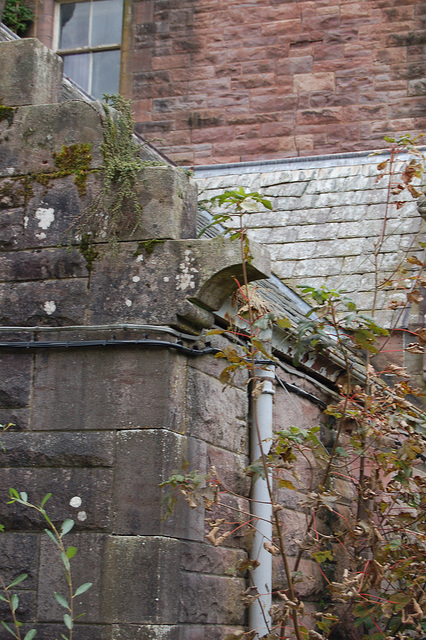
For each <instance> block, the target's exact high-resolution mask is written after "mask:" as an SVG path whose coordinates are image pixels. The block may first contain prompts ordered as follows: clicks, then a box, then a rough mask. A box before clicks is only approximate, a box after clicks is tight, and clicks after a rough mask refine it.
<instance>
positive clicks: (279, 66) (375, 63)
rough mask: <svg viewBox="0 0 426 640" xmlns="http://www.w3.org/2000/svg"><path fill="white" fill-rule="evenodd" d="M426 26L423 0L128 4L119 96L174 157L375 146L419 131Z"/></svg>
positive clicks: (424, 108)
mask: <svg viewBox="0 0 426 640" xmlns="http://www.w3.org/2000/svg"><path fill="white" fill-rule="evenodd" d="M40 1H42V0H40ZM425 21H426V3H425V2H421V0H139V1H137V0H133V1H132V0H126V23H125V29H124V32H125V38H124V43H123V52H124V55H123V74H122V86H121V91H122V93H124V94H125V95H126V96H128V97H131V98H132V99H133V101H134V110H135V115H136V121H137V122H138V125H137V128H138V130H139V131H140V132H141V133H143V134H144V135H146V136H147V137H148V138H150V139H152V138H157V140H155V144H156V145H157V146H159V147H160V148H162V149H163V150H164V151H165V152H166V153H167V154H168V155H169V156H170V157H172V158H173V159H175V160H176V161H177V162H179V163H182V164H209V163H217V162H236V161H244V160H256V159H265V158H284V157H290V156H297V155H313V154H324V153H336V152H347V151H358V150H364V149H371V148H374V147H377V146H380V143H381V140H382V138H383V136H384V135H386V133H389V132H418V131H419V130H421V129H422V128H424V125H425V123H426V104H425V103H426V100H425V94H426V54H425V44H426V26H425ZM158 138H159V139H161V140H162V142H161V141H159V140H158Z"/></svg>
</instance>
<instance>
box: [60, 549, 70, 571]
mask: <svg viewBox="0 0 426 640" xmlns="http://www.w3.org/2000/svg"><path fill="white" fill-rule="evenodd" d="M61 558H62V562H63V563H64V566H65V569H66V570H67V571H69V570H70V562H69V560H68V558H67V556H66V555H65V553H61Z"/></svg>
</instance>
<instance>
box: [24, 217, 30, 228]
mask: <svg viewBox="0 0 426 640" xmlns="http://www.w3.org/2000/svg"><path fill="white" fill-rule="evenodd" d="M29 221H30V219H29V217H28V216H24V229H26V228H27V227H28V222H29Z"/></svg>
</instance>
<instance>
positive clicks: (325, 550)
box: [162, 136, 426, 640]
mask: <svg viewBox="0 0 426 640" xmlns="http://www.w3.org/2000/svg"><path fill="white" fill-rule="evenodd" d="M388 142H389V143H390V145H391V148H390V155H389V160H387V161H386V162H383V163H381V164H380V165H379V167H378V178H379V179H383V178H386V179H387V180H388V198H387V204H386V210H385V215H384V219H383V225H382V232H381V234H380V236H379V238H378V239H377V241H376V243H375V245H374V249H373V255H372V258H373V260H374V263H375V267H376V277H375V291H374V292H373V297H372V300H373V303H372V309H371V313H370V314H369V315H367V314H365V313H361V312H360V311H359V310H358V309H357V307H356V305H355V303H354V302H353V301H352V300H350V299H349V298H348V297H347V295H346V294H345V292H344V291H342V290H338V289H334V290H333V289H328V288H326V287H320V288H313V287H302V294H304V295H306V296H309V298H310V300H311V302H312V304H313V306H312V309H311V311H310V312H309V313H308V314H307V317H306V320H305V321H303V322H301V323H300V324H299V326H297V327H291V326H290V323H289V321H288V320H287V319H281V320H280V319H277V318H276V317H275V316H274V315H273V314H272V313H270V312H269V310H268V309H267V308H265V305H263V306H262V301H261V299H260V300H259V295H258V294H257V292H256V290H255V288H254V287H251V286H249V284H248V281H247V276H246V271H245V266H246V264H247V262H248V261H250V243H249V241H248V238H247V229H246V228H245V224H244V222H245V220H246V216H248V215H250V214H251V213H254V212H255V211H257V209H258V206H265V207H267V208H268V209H269V208H270V207H271V205H270V203H269V202H268V201H266V200H265V199H264V198H263V197H262V196H261V194H259V193H246V192H245V191H244V190H243V189H241V188H240V189H236V190H233V191H227V192H225V193H224V194H222V195H220V196H215V197H214V198H213V199H212V202H211V204H212V205H213V206H214V205H219V206H220V210H219V212H216V213H214V214H213V218H212V223H211V224H221V225H224V227H225V229H226V231H225V233H227V234H229V235H230V237H231V238H232V239H233V240H234V241H237V242H239V243H240V247H241V260H242V263H243V281H242V282H236V287H237V293H236V295H235V296H234V302H235V309H236V310H235V318H234V320H232V321H231V322H230V326H229V327H228V329H227V330H226V332H227V333H228V335H234V336H235V338H236V340H237V341H238V344H236V345H235V346H229V347H227V348H225V349H223V351H222V352H221V353H219V354H218V355H217V356H216V357H218V358H222V359H224V360H225V361H226V366H225V369H224V370H223V372H222V375H221V379H222V382H223V383H224V384H225V385H229V384H232V380H233V377H234V376H235V375H236V373H237V372H239V371H241V370H244V371H247V372H248V376H249V379H250V395H251V402H252V404H253V406H254V411H253V414H252V415H253V416H254V424H253V428H254V429H255V431H256V432H257V436H258V445H259V448H260V458H259V459H258V460H256V461H254V462H253V463H252V464H251V465H250V466H249V467H248V468H247V469H246V473H247V475H249V476H250V477H252V478H253V480H255V479H256V477H261V478H263V479H264V480H265V481H266V484H267V490H268V495H269V501H270V504H271V507H272V521H273V525H274V527H273V533H272V536H271V539H269V540H268V539H267V540H265V542H264V546H265V549H266V550H267V551H268V552H269V553H271V554H272V555H274V556H279V557H280V558H281V562H282V567H283V574H284V576H285V580H284V583H283V584H282V585H281V587H280V588H279V589H278V590H277V592H276V593H275V594H274V602H273V605H272V607H271V610H270V612H269V613H270V617H271V622H268V630H267V633H266V635H265V634H264V635H263V637H264V638H267V640H284V639H285V638H297V640H302V639H303V640H306V639H308V638H309V639H310V640H326V639H328V638H330V639H331V638H365V639H366V638H373V639H374V640H408V639H409V638H417V639H418V640H420V639H421V638H423V636H426V479H425V474H424V473H423V471H422V468H421V467H422V464H423V460H424V453H425V450H426V447H425V444H426V441H425V435H424V424H425V416H424V415H423V414H422V412H421V410H419V409H418V408H417V406H416V405H415V404H413V399H415V398H416V396H420V395H422V392H421V390H419V389H415V388H413V386H412V385H411V384H410V376H409V374H408V373H407V371H406V370H405V369H404V367H402V366H400V365H397V364H394V363H392V364H391V363H388V364H387V365H386V366H385V368H382V370H380V369H378V368H377V367H375V366H374V363H375V357H376V356H378V355H379V354H380V353H381V352H383V351H385V350H386V345H387V344H388V343H389V340H390V338H391V334H392V327H391V328H384V327H382V326H380V325H379V323H378V322H377V321H376V318H375V315H376V314H375V301H376V299H377V294H378V292H379V291H381V290H383V289H386V290H388V291H389V305H390V306H391V308H396V309H398V310H399V311H402V310H403V309H405V308H406V306H407V305H409V304H411V303H413V302H414V303H416V302H419V301H420V300H421V297H422V296H421V286H422V285H423V284H424V282H425V278H424V270H425V267H426V264H425V263H424V262H423V261H422V260H421V259H420V258H419V257H418V250H419V248H421V247H422V246H423V245H422V244H421V243H420V245H419V244H418V243H417V241H416V243H413V244H412V245H411V246H410V247H409V249H408V251H407V252H406V254H405V256H404V257H403V259H401V261H400V262H399V264H398V265H397V267H396V268H395V270H394V273H393V275H392V277H391V278H387V279H386V281H385V282H382V281H381V280H380V277H379V272H378V267H379V261H378V256H379V255H380V250H381V247H382V244H383V240H384V238H385V237H386V234H387V224H388V217H389V212H390V208H391V207H396V209H397V210H398V209H399V208H400V206H401V202H402V201H403V200H404V199H405V197H407V198H412V197H413V198H417V197H419V196H420V195H421V194H420V192H419V191H418V190H417V189H416V187H415V186H413V182H414V181H415V179H416V178H417V179H418V178H420V177H421V172H422V161H423V157H422V155H421V154H420V152H418V150H417V149H416V147H415V145H414V144H413V141H412V140H411V139H410V138H409V137H408V136H403V137H401V138H400V139H394V138H388ZM401 150H404V151H407V150H408V151H409V152H411V154H412V155H411V157H410V158H409V160H408V161H407V162H406V163H405V164H404V165H403V166H402V167H401V168H397V160H398V156H399V153H400V151H401ZM385 172H387V175H386V176H384V173H385ZM405 194H407V196H405ZM395 197H396V201H394V200H395ZM395 291H398V292H403V294H404V297H403V298H400V299H399V302H398V304H396V303H395V301H394V300H393V297H394V293H395ZM392 305H393V307H392ZM400 317H401V316H400V314H397V318H396V322H398V319H399V318H400ZM272 323H278V324H279V325H281V327H282V328H283V329H284V330H287V331H288V333H289V334H290V336H291V339H292V340H293V342H294V344H295V356H294V361H295V364H296V365H298V364H299V363H300V361H301V359H302V358H303V357H304V355H305V354H306V353H309V352H312V351H314V352H320V353H323V354H325V355H326V356H327V357H333V355H334V356H337V357H338V358H340V361H341V362H342V375H341V376H340V384H339V385H338V393H339V397H338V399H337V400H336V401H334V402H333V403H330V404H329V405H328V406H327V408H326V410H325V414H326V415H327V416H328V420H329V424H328V427H329V432H330V442H329V443H327V446H326V445H325V444H323V443H322V442H321V440H320V439H319V428H318V427H314V428H311V429H306V428H305V427H304V425H294V426H293V427H291V428H286V429H278V430H277V431H276V433H275V436H274V438H273V442H272V443H271V442H264V441H262V440H261V436H260V432H259V429H258V425H257V423H256V415H257V413H256V403H257V402H258V398H259V395H260V393H261V389H262V385H263V384H264V381H263V380H262V377H261V376H259V373H258V372H259V369H260V370H261V369H262V367H267V366H268V365H267V363H268V362H269V363H273V362H274V360H275V358H274V355H273V352H272V347H271V344H269V343H267V342H265V341H264V340H263V339H262V333H263V331H264V329H265V327H267V326H268V325H271V324H272ZM211 333H225V331H224V330H223V329H214V330H213V331H212V332H211ZM244 337H245V339H244ZM411 338H412V342H410V343H409V344H408V345H406V347H405V348H406V350H407V351H408V352H411V353H421V352H423V351H424V345H425V344H426V335H425V330H424V329H420V330H418V331H416V332H412V335H411ZM384 374H386V375H387V376H391V377H392V378H393V383H392V384H386V383H385V382H384V381H383V379H382V375H384ZM302 459H308V460H309V461H310V463H309V464H310V465H312V466H311V469H312V474H311V476H312V477H313V468H314V465H315V466H316V474H315V475H317V476H318V477H319V480H318V481H317V483H316V486H314V487H312V486H311V480H312V477H311V478H308V483H307V484H306V483H305V482H304V480H305V478H301V477H300V475H299V474H298V465H299V463H300V460H302ZM342 482H344V483H345V484H346V486H347V487H349V488H350V489H351V491H352V492H353V508H349V507H348V506H347V504H345V501H344V500H342V495H341V493H340V491H339V486H341V483H342ZM339 483H340V485H339ZM162 486H167V487H169V489H170V491H169V493H168V494H167V496H166V504H167V509H168V510H169V511H170V510H171V509H172V508H173V506H174V505H175V502H176V499H177V497H178V495H179V494H181V495H183V497H184V498H185V500H186V502H187V503H188V504H189V505H190V507H192V508H196V507H197V506H198V504H200V503H201V502H202V503H204V505H205V506H207V508H209V509H211V508H213V509H214V508H215V506H217V505H220V504H221V503H223V496H224V495H225V494H226V493H227V491H228V490H227V487H226V485H225V483H224V482H223V480H222V479H221V478H220V477H219V475H218V474H217V472H216V470H215V469H213V470H212V471H211V472H210V473H209V474H207V475H206V474H204V475H202V474H199V473H198V472H196V471H189V470H188V469H186V470H185V469H184V470H183V471H181V472H176V474H174V475H173V476H171V477H170V478H169V479H167V480H166V481H165V482H164V483H162ZM283 489H285V490H286V491H287V492H288V491H298V492H304V498H303V499H302V501H301V503H300V506H301V507H303V508H304V509H305V511H306V515H307V524H306V529H305V532H304V534H303V536H302V537H301V539H299V540H298V547H299V551H298V553H297V555H296V557H295V558H294V559H293V562H292V563H290V562H289V553H288V549H287V547H286V544H285V541H284V540H285V536H284V529H283V522H282V520H281V518H280V512H281V510H282V508H283V506H284V505H283V495H282V491H281V492H280V490H283ZM225 511H226V509H225ZM233 520H235V516H234V517H233ZM239 520H240V524H239V526H243V525H244V526H246V527H247V528H248V529H256V526H257V525H256V522H254V521H253V518H252V517H248V516H247V514H245V513H243V512H241V513H240V517H239ZM209 524H210V533H209V534H208V536H207V538H208V539H209V540H210V541H211V542H212V543H213V544H214V545H218V544H223V543H225V544H226V540H227V538H228V537H229V535H231V532H230V530H229V526H228V522H227V519H226V518H211V517H210V518H209ZM305 557H306V558H310V559H312V560H314V561H315V562H316V563H317V565H318V567H319V570H320V571H321V573H322V575H323V579H324V594H323V599H322V606H321V610H320V611H318V612H317V614H316V615H315V616H314V619H313V620H311V621H310V623H308V622H307V618H306V616H304V609H305V606H304V602H303V598H302V597H301V595H300V594H301V593H302V592H303V590H301V588H300V587H301V583H303V580H304V579H306V576H303V574H302V573H301V571H300V563H301V561H302V559H303V558H305ZM256 564H257V561H256V559H252V560H250V561H248V562H246V563H244V566H243V567H241V568H242V570H244V571H248V572H249V576H250V575H251V573H252V571H253V570H254V569H255V568H256ZM290 567H291V569H290ZM260 596H261V594H260V593H258V592H256V589H254V588H253V586H252V584H251V586H249V589H248V590H247V592H246V593H245V595H244V601H245V602H246V603H247V604H249V605H250V604H251V603H252V602H253V601H254V600H256V599H257V598H259V597H260ZM257 635H258V634H257V630H256V629H250V630H249V631H248V632H241V633H240V632H238V633H236V634H229V635H228V636H227V640H239V639H241V638H245V639H246V640H251V639H252V638H254V637H256V636H257Z"/></svg>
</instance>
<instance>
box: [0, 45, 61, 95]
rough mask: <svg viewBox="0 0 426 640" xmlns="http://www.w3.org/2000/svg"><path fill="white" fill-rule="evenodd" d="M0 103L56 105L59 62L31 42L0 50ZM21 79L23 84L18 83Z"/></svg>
mask: <svg viewBox="0 0 426 640" xmlns="http://www.w3.org/2000/svg"><path fill="white" fill-rule="evenodd" d="M0 51H1V53H0V86H1V91H2V103H3V104H4V105H7V106H12V107H17V106H21V105H28V104H47V103H49V102H59V97H60V91H61V81H62V66H63V64H62V60H61V58H60V57H59V56H56V55H55V54H54V53H53V52H52V51H50V49H48V48H47V47H46V46H44V45H42V44H41V42H40V41H39V40H36V39H35V38H28V39H27V40H20V41H19V42H18V44H17V43H16V42H3V43H2V44H1V47H0ZM22 78H25V82H23V81H22Z"/></svg>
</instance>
